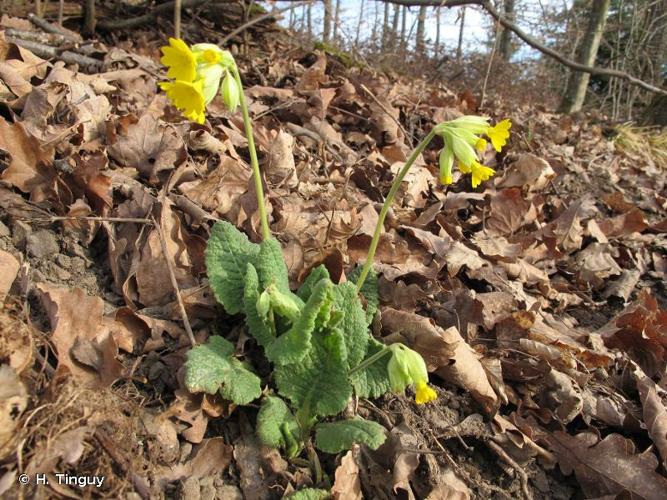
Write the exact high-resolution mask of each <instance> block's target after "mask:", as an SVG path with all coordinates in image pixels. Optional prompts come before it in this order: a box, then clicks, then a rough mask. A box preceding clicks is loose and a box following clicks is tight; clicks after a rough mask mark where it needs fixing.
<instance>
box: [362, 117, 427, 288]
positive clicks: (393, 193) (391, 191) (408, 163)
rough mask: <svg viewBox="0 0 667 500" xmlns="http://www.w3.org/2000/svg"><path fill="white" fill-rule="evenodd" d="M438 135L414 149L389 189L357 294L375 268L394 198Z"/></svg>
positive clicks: (369, 248)
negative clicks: (377, 251)
mask: <svg viewBox="0 0 667 500" xmlns="http://www.w3.org/2000/svg"><path fill="white" fill-rule="evenodd" d="M435 135H436V130H435V129H432V130H431V131H430V132H429V133H428V135H427V136H426V137H424V139H423V140H422V141H421V142H420V143H419V144H418V145H417V147H416V148H415V149H414V151H413V152H412V154H411V155H410V157H409V158H408V161H406V162H405V165H403V168H401V170H400V171H399V172H398V175H397V176H396V178H395V179H394V182H392V184H391V188H390V189H389V194H388V195H387V197H386V198H385V200H384V204H383V205H382V208H381V209H380V215H379V216H378V222H377V225H376V226H375V232H374V233H373V239H372V240H371V245H370V247H368V254H367V255H366V262H364V267H363V269H362V270H361V274H360V275H359V279H358V280H357V292H359V291H360V290H361V287H362V286H363V284H364V281H366V277H367V276H368V273H369V272H370V270H371V267H372V266H373V259H374V257H375V251H376V250H377V246H378V243H379V242H380V236H381V235H382V229H383V228H384V220H385V218H386V217H387V212H389V209H390V208H391V205H392V204H393V203H394V198H396V193H397V192H398V189H399V188H400V187H401V183H402V182H403V179H404V178H405V176H406V175H407V173H408V171H409V170H410V168H411V167H412V165H413V164H414V162H415V161H416V160H417V158H419V155H421V154H422V153H423V152H424V150H425V149H426V147H427V146H428V145H429V143H430V142H431V141H432V140H433V138H434V137H435Z"/></svg>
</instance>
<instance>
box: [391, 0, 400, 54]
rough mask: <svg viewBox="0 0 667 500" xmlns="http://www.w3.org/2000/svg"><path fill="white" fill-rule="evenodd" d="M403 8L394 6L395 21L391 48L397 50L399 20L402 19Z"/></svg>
mask: <svg viewBox="0 0 667 500" xmlns="http://www.w3.org/2000/svg"><path fill="white" fill-rule="evenodd" d="M400 13H401V8H400V7H399V6H398V5H394V19H393V20H392V22H391V48H392V50H396V41H397V38H398V20H399V18H400Z"/></svg>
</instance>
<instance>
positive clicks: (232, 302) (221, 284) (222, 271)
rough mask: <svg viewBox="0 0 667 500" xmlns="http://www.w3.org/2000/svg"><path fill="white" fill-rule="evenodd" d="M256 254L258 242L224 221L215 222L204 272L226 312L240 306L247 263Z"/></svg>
mask: <svg viewBox="0 0 667 500" xmlns="http://www.w3.org/2000/svg"><path fill="white" fill-rule="evenodd" d="M258 254H259V245H256V244H254V243H251V242H250V241H249V240H248V237H247V236H246V235H245V234H243V233H242V232H241V231H239V230H238V229H236V228H235V227H234V226H233V225H232V224H230V223H229V222H226V221H222V222H217V223H216V224H215V225H214V226H213V229H211V237H210V238H209V240H208V243H207V244H206V272H207V274H208V280H209V285H210V286H211V289H213V293H214V294H215V298H216V299H218V302H220V303H221V304H222V305H223V307H224V308H225V310H226V311H227V312H228V313H229V314H237V313H239V312H241V310H242V308H243V289H244V278H245V274H246V266H247V265H248V263H252V262H254V261H255V259H256V258H257V255H258Z"/></svg>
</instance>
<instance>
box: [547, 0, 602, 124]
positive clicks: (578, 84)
mask: <svg viewBox="0 0 667 500" xmlns="http://www.w3.org/2000/svg"><path fill="white" fill-rule="evenodd" d="M609 3H610V0H592V2H591V8H590V11H589V16H588V26H587V27H586V33H585V34H584V38H583V39H582V40H581V43H580V44H579V47H578V48H577V62H578V63H580V64H584V65H585V66H593V65H594V63H595V57H596V56H597V53H598V48H599V47H600V39H601V38H602V34H603V32H604V26H605V22H606V21H607V11H608V10H609ZM589 79H590V74H588V73H581V72H571V73H570V78H569V79H568V82H567V89H566V90H565V95H563V99H562V101H561V103H560V107H559V111H560V112H561V113H574V112H575V111H579V110H580V109H581V107H582V106H583V105H584V101H585V99H586V89H587V88H588V81H589Z"/></svg>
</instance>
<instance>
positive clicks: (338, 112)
mask: <svg viewBox="0 0 667 500" xmlns="http://www.w3.org/2000/svg"><path fill="white" fill-rule="evenodd" d="M18 21H20V20H18V19H15V20H14V21H9V20H8V18H3V24H2V26H10V25H11V24H12V22H13V23H14V24H16V23H17V22H18ZM6 23H9V24H6ZM135 39H136V40H137V41H136V42H132V41H126V42H123V46H122V48H114V49H106V48H105V47H103V46H102V48H101V50H100V51H99V53H98V55H97V57H98V58H99V60H100V62H101V70H100V72H99V73H97V74H86V73H84V72H82V71H78V70H77V68H76V67H73V66H68V65H65V64H64V63H63V62H59V61H52V62H50V61H44V60H42V59H40V58H38V57H37V56H35V55H33V54H32V53H31V52H30V51H28V50H26V49H24V48H22V47H20V46H18V45H15V44H12V43H7V42H6V41H5V40H4V39H0V44H2V47H3V50H0V54H2V60H1V61H0V82H1V83H3V84H4V86H2V87H0V89H2V92H3V93H2V99H3V103H4V108H3V113H2V116H1V117H0V153H1V156H0V175H1V182H2V184H1V185H0V263H1V265H2V270H3V271H2V276H0V300H2V301H3V308H2V311H1V312H0V327H1V328H0V332H1V337H0V362H1V363H2V366H1V367H0V379H2V383H0V387H2V393H1V394H0V421H2V426H0V427H1V428H2V435H1V436H0V452H1V456H0V461H1V462H2V464H3V465H2V468H0V493H5V492H7V491H16V488H17V486H16V481H15V477H16V476H17V474H19V473H23V472H28V473H36V472H44V473H48V474H54V473H56V472H68V471H69V472H72V473H77V474H84V473H87V474H89V475H94V474H102V475H105V476H106V477H107V480H106V481H105V483H104V485H103V487H102V489H101V490H100V492H99V493H100V494H101V495H105V496H110V497H117V496H122V495H126V494H129V493H130V492H134V493H135V494H138V495H139V496H140V497H143V498H148V497H151V496H155V495H172V494H176V493H178V494H180V495H182V496H183V497H185V498H200V496H201V495H205V494H212V495H213V496H215V495H217V497H218V498H235V497H236V498H242V497H245V498H280V497H281V496H282V495H283V494H289V493H291V492H293V491H295V490H299V489H303V488H305V487H313V486H314V484H315V481H316V478H314V477H312V475H311V472H310V470H309V469H308V468H307V467H304V466H303V464H300V463H298V461H294V462H293V461H286V460H285V459H284V458H283V457H281V456H280V454H279V453H278V452H277V451H276V450H272V449H270V448H266V447H264V446H262V445H261V444H260V443H259V441H258V440H257V438H256V437H255V436H254V433H253V430H252V428H253V427H254V426H253V425H251V424H250V423H251V422H253V421H254V419H255V417H256V412H254V410H253V409H244V410H240V409H237V408H235V406H234V405H233V404H231V403H230V402H228V401H225V400H224V399H222V398H221V397H220V395H219V394H218V395H209V394H204V395H202V394H191V393H189V392H188V391H187V389H186V388H185V384H184V380H183V363H184V362H185V359H186V358H185V357H186V353H187V352H188V351H189V349H190V345H189V341H188V336H187V334H186V328H185V325H184V324H183V315H182V313H181V310H180V309H179V306H178V303H179V301H178V297H177V294H176V290H174V288H173V286H172V282H171V280H170V278H169V275H168V274H167V273H166V267H167V266H168V265H170V266H171V267H172V271H173V273H174V277H175V281H176V283H177V285H178V289H179V294H180V295H181V297H180V299H181V301H182V302H183V304H184V307H185V311H186V314H187V316H188V319H189V322H190V324H191V328H192V330H193V332H194V336H195V338H196V340H197V341H198V342H202V341H204V340H205V339H206V338H207V337H209V336H210V335H213V334H223V335H224V336H225V337H226V338H227V339H228V340H230V341H231V342H232V343H233V345H234V348H235V349H236V350H237V351H238V352H243V353H244V354H245V355H246V356H253V352H254V351H253V350H254V349H255V346H254V344H253V341H251V340H249V337H248V335H247V333H246V332H244V331H243V328H242V326H241V325H242V323H241V322H239V321H238V319H237V318H235V317H234V316H230V315H226V314H225V313H224V312H223V311H222V310H221V309H220V308H219V307H217V306H216V303H215V301H214V300H213V298H212V293H211V291H210V289H209V287H208V281H207V277H206V275H205V266H204V262H203V251H204V248H205V245H206V241H207V240H208V237H209V234H210V227H211V223H212V222H214V221H217V220H223V219H224V220H228V221H230V222H232V223H233V224H234V225H235V226H236V227H238V228H239V229H241V230H243V231H244V232H245V233H246V234H248V235H249V236H250V238H251V239H252V240H256V239H257V235H258V234H259V219H258V214H257V206H256V202H255V201H254V191H253V189H254V188H253V186H252V180H251V179H250V177H251V172H250V168H249V166H248V152H247V144H246V140H245V137H244V136H243V135H242V126H241V123H240V122H239V121H238V119H237V118H234V117H231V116H229V114H228V113H227V112H226V111H225V110H224V107H223V106H221V105H219V106H217V105H216V104H215V102H214V103H213V105H212V107H211V110H212V111H211V113H210V115H209V122H208V123H206V124H205V125H196V124H191V123H188V122H183V121H182V120H181V118H180V117H178V115H177V114H176V113H175V112H174V110H173V109H172V108H170V107H169V105H168V103H167V101H166V100H165V99H164V97H163V96H161V95H159V94H158V93H157V86H156V83H157V81H158V80H159V78H158V77H157V75H158V73H157V72H158V71H159V69H158V68H159V66H158V65H157V59H158V53H157V51H156V50H155V49H154V47H156V46H158V45H160V44H161V43H162V38H161V36H160V35H159V33H157V32H156V31H147V32H142V37H140V38H136V37H135ZM149 40H150V42H149ZM211 41H212V42H215V40H213V39H212V40H211ZM288 47H289V48H290V49H289V50H288ZM256 49H257V47H254V48H253V49H252V50H256ZM261 49H262V50H261V51H257V53H256V55H254V56H253V62H252V67H253V68H255V71H254V72H253V71H247V72H244V71H243V70H245V69H249V68H250V67H251V64H250V62H249V60H248V59H244V58H243V57H240V58H239V59H240V61H241V70H242V74H244V75H245V76H244V78H245V80H246V85H247V91H246V95H247V97H248V99H249V100H250V109H251V113H252V114H254V123H255V128H256V140H257V143H258V146H259V155H260V163H261V165H262V169H263V171H264V172H265V183H266V187H267V188H268V189H267V200H266V201H267V207H268V211H269V212H270V217H271V224H272V226H271V229H272V232H273V233H274V234H275V235H276V236H277V237H278V238H279V239H280V241H281V243H282V248H283V253H284V256H285V259H286V261H287V263H288V269H289V274H290V281H291V285H292V286H293V287H295V286H296V285H298V284H299V283H300V281H301V280H302V279H303V277H304V276H305V275H306V274H307V272H308V271H309V270H310V269H312V268H314V267H315V266H317V265H319V264H321V263H323V264H324V265H325V266H326V267H327V269H328V270H329V273H330V274H331V276H332V278H334V277H335V281H336V282H343V281H345V280H346V275H347V274H349V273H350V272H352V270H353V269H354V267H355V266H356V264H358V263H359V260H360V259H361V258H363V256H364V255H365V250H366V248H367V246H368V244H369V242H370V238H371V236H372V227H373V225H374V224H375V221H376V220H377V214H378V211H379V207H380V203H381V202H382V200H383V199H384V196H386V194H387V192H388V189H389V185H390V183H391V180H392V178H393V175H394V174H395V173H396V172H397V170H398V169H399V168H400V167H401V166H402V164H403V162H404V161H405V159H406V155H407V154H408V153H409V151H410V149H411V147H412V146H413V136H419V135H420V134H421V132H422V130H425V129H427V128H429V127H430V126H431V125H433V124H435V123H437V122H438V121H441V120H443V119H451V118H453V117H456V116H459V115H461V114H465V113H466V112H467V111H466V110H468V106H469V102H468V100H465V99H459V98H458V97H457V95H456V94H455V93H454V92H452V91H450V90H447V89H444V88H442V86H436V85H433V84H429V83H427V82H423V81H419V80H408V79H406V78H404V77H402V76H400V75H398V74H386V73H385V74H378V73H376V72H375V71H373V70H372V69H371V68H367V67H364V66H363V65H361V66H352V67H346V66H345V64H343V63H341V61H339V60H338V59H337V57H336V56H334V55H331V54H328V53H326V52H325V51H322V50H314V51H311V50H308V49H307V48H303V47H293V46H291V45H290V41H289V40H287V39H286V37H284V36H282V35H281V36H277V37H275V38H273V39H272V40H270V41H266V40H264V41H263V42H262V47H261ZM256 73H261V74H262V77H261V78H259V77H258V75H257V74H256ZM424 95H428V98H426V99H425V98H424ZM482 111H483V112H484V113H486V114H489V115H492V116H509V117H510V118H511V119H512V121H513V123H514V124H515V125H514V128H513V132H514V136H513V137H514V139H513V140H512V143H511V145H510V148H509V149H508V153H507V154H503V155H495V154H487V157H486V163H485V164H488V165H489V166H492V167H493V168H495V169H496V170H497V171H498V175H497V177H495V178H493V179H492V180H490V181H489V182H487V183H485V184H483V185H482V186H481V187H480V188H478V189H475V190H473V189H472V188H471V186H470V184H469V181H468V180H467V179H465V178H462V177H458V178H457V177H455V179H454V180H455V183H454V184H453V185H452V186H450V187H449V188H447V189H444V188H443V187H442V186H440V185H438V184H437V182H436V181H435V176H434V173H435V172H436V171H437V156H436V154H437V150H436V149H435V148H432V149H427V150H426V151H425V153H424V154H423V157H422V158H421V159H420V160H419V161H418V163H417V164H416V166H415V168H414V169H413V170H412V171H411V172H410V175H409V176H408V177H407V178H406V181H405V182H404V184H403V186H402V187H401V189H400V190H399V193H398V197H397V202H396V203H395V204H394V206H393V207H392V210H391V211H390V213H389V215H388V217H387V221H386V223H385V232H384V234H383V236H382V239H381V242H380V245H379V248H378V252H377V261H376V266H375V268H376V270H377V271H378V272H379V273H380V274H381V276H380V279H379V289H380V300H381V307H380V312H379V313H378V314H377V315H376V317H375V319H374V321H373V331H374V334H375V335H376V336H377V337H378V338H379V339H380V340H382V341H383V342H385V343H392V342H398V341H400V342H403V343H405V344H406V345H408V346H409V347H411V348H413V349H415V350H417V351H418V352H420V353H421V354H422V355H423V356H424V358H425V359H426V362H427V364H428V368H429V371H431V372H432V374H433V377H434V381H435V384H436V386H437V391H438V394H439V398H438V400H437V401H436V402H434V403H432V404H431V405H426V406H424V407H417V406H415V405H414V404H413V403H411V402H410V401H408V400H407V399H404V398H400V397H393V396H391V397H390V396H384V397H382V398H380V399H378V400H370V401H369V400H361V401H359V402H358V405H357V407H356V410H357V412H358V413H359V414H360V415H361V416H362V417H364V418H367V419H371V420H374V421H376V422H378V423H380V424H381V425H383V426H385V427H386V428H387V431H388V432H389V439H388V440H387V442H386V443H385V445H383V446H382V447H380V448H379V449H378V450H376V451H371V450H368V449H364V448H363V447H361V448H359V447H355V448H354V449H353V450H351V451H350V452H348V453H347V454H339V455H326V456H322V457H321V460H322V468H323V472H324V473H325V475H326V476H327V477H329V480H330V483H329V484H330V486H331V494H332V495H333V497H334V498H362V497H368V498H373V497H378V498H393V497H394V496H396V495H399V494H400V495H403V496H405V497H406V498H434V499H435V498H472V497H475V496H482V495H493V494H501V495H504V496H515V495H519V496H530V497H533V498H547V497H548V498H569V497H570V496H572V495H573V494H575V493H576V492H581V493H583V494H584V495H586V496H587V497H604V496H612V495H613V496H614V497H616V496H618V495H631V496H633V497H637V498H647V499H652V498H661V495H662V494H663V493H664V491H665V489H666V488H667V479H665V467H666V466H665V461H666V460H667V410H666V407H665V401H667V397H666V392H665V391H666V389H667V372H666V366H667V309H666V307H667V300H666V298H665V297H666V296H665V285H664V283H665V273H667V264H666V262H667V238H666V237H665V234H666V230H667V228H666V226H665V221H666V220H667V213H666V212H667V202H666V201H665V200H666V199H667V191H666V187H665V179H664V165H663V164H664V158H663V157H662V156H660V155H659V154H656V155H655V156H653V157H652V156H647V155H646V152H645V150H637V149H633V148H632V147H630V145H629V143H628V138H629V137H630V136H629V133H630V131H629V130H627V129H620V131H619V134H620V138H619V139H617V140H616V141H612V140H609V139H608V138H607V137H606V136H605V135H604V134H603V132H602V129H601V126H600V124H599V122H596V120H595V118H594V117H590V116H581V117H579V118H577V119H576V121H575V120H563V119H561V117H559V116H557V115H553V114H550V113H546V112H543V111H539V110H537V109H533V108H528V107H514V106H511V105H510V103H504V102H502V101H498V102H494V103H493V104H492V106H491V107H490V108H487V109H484V110H482ZM415 123H419V125H418V126H417V128H415V127H416V126H415ZM68 217H70V218H69V219H68ZM86 217H87V219H86ZM152 221H156V222H155V223H156V224H159V229H160V230H159V231H158V230H157V228H156V227H155V226H154V225H153V222H152ZM165 249H166V255H165ZM168 263H169V264H168ZM350 411H353V409H350ZM556 463H557V464H558V466H559V467H558V468H556V467H555V465H556ZM51 483H54V481H51ZM55 483H56V484H57V482H55ZM30 488H32V490H31V491H33V492H36V491H37V490H43V489H45V488H49V487H47V486H31V487H30ZM53 488H54V490H53V491H50V492H49V493H45V494H47V495H53V494H57V495H62V496H71V495H73V494H75V493H76V491H74V490H73V489H72V488H71V487H66V486H63V485H58V486H54V487H53ZM211 492H212V493H211Z"/></svg>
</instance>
